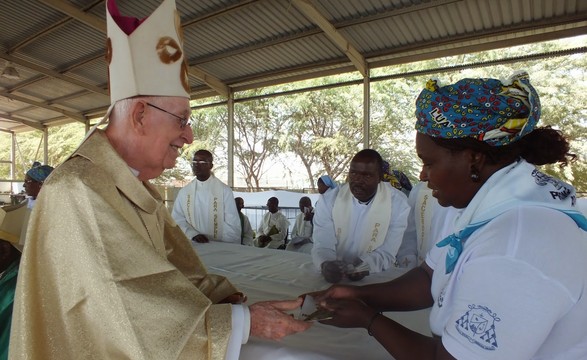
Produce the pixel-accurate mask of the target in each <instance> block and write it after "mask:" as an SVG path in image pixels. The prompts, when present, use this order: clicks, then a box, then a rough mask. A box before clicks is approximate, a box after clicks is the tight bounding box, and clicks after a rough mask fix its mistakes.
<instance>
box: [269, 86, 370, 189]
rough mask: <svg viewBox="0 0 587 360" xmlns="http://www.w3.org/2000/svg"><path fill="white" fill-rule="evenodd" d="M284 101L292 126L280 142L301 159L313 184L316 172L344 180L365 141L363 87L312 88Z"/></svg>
mask: <svg viewBox="0 0 587 360" xmlns="http://www.w3.org/2000/svg"><path fill="white" fill-rule="evenodd" d="M282 101H283V103H284V104H285V107H286V110H285V112H286V113H285V114H284V118H286V119H287V123H286V124H287V126H288V128H287V131H284V132H283V133H282V137H281V139H280V145H281V146H282V147H283V150H284V151H291V152H293V153H294V154H295V155H296V156H298V157H299V158H300V160H301V162H302V164H303V166H304V168H305V171H306V175H307V177H308V181H309V183H310V184H311V187H312V188H315V179H316V178H317V177H318V176H316V173H318V174H319V175H323V174H324V173H325V174H328V175H329V176H331V177H332V178H333V179H338V180H344V178H345V177H346V171H347V170H348V164H349V162H350V159H351V158H352V156H353V155H354V154H355V153H356V152H357V150H358V149H359V148H360V145H361V143H362V141H363V130H362V125H363V122H362V95H361V87H360V86H344V87H339V88H334V89H327V90H321V91H310V92H305V93H302V94H296V95H294V96H288V97H285V98H283V99H282Z"/></svg>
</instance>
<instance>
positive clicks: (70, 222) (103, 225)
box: [9, 130, 237, 360]
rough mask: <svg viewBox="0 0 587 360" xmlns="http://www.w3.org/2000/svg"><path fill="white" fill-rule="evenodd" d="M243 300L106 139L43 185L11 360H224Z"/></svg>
mask: <svg viewBox="0 0 587 360" xmlns="http://www.w3.org/2000/svg"><path fill="white" fill-rule="evenodd" d="M236 292H237V290H236V289H235V288H234V287H233V286H232V284H230V283H229V282H228V280H226V279H225V278H223V277H220V276H215V275H211V274H208V273H207V271H206V269H205V268H204V266H203V264H202V263H201V262H200V259H199V258H198V256H197V255H196V253H195V252H194V250H193V249H192V247H191V245H190V242H189V240H188V239H187V238H186V237H185V235H184V234H183V232H182V231H181V230H180V229H179V228H178V227H177V226H176V224H175V222H174V221H173V219H172V218H171V216H170V214H169V212H168V211H167V209H166V208H165V206H164V205H163V202H162V199H161V197H160V195H159V194H158V193H157V191H156V190H155V189H154V188H153V187H152V186H151V185H150V184H149V183H147V182H141V181H139V180H138V179H137V177H136V176H134V175H133V173H132V172H131V170H130V169H129V167H128V166H127V165H126V163H125V162H124V161H123V160H122V159H121V158H120V157H119V156H118V154H117V153H116V152H115V151H114V149H113V148H112V146H111V145H110V143H109V142H108V140H107V139H106V137H105V136H104V134H103V133H102V132H101V131H100V130H97V131H96V132H94V134H92V135H91V136H90V137H89V138H88V139H87V140H86V141H85V142H84V143H83V144H82V145H81V146H80V148H79V149H78V150H77V151H76V153H75V154H74V155H72V157H71V158H70V159H69V160H67V161H66V162H65V163H63V164H62V165H61V166H59V167H58V168H57V169H55V171H54V172H53V174H52V175H51V176H50V177H49V178H48V180H47V181H46V182H45V183H44V185H43V191H42V192H41V193H40V196H39V198H38V200H37V203H36V205H35V208H34V209H33V213H32V215H31V219H30V223H29V228H28V232H27V238H26V246H25V250H24V253H23V257H22V262H21V266H20V273H19V275H18V285H17V292H16V299H15V307H14V315H13V325H12V326H13V327H12V336H11V342H10V354H9V357H10V359H13V360H16V359H43V360H49V359H59V360H62V359H154V360H155V359H156V360H162V359H224V355H225V351H226V346H227V344H228V339H229V336H230V332H231V307H230V305H228V304H221V305H217V303H218V302H219V301H220V300H222V299H224V298H226V297H227V296H229V295H232V294H234V293H236Z"/></svg>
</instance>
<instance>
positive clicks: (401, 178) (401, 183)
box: [383, 160, 412, 193]
mask: <svg viewBox="0 0 587 360" xmlns="http://www.w3.org/2000/svg"><path fill="white" fill-rule="evenodd" d="M383 181H389V183H390V184H391V186H393V187H394V188H396V189H398V190H404V191H406V192H408V193H409V192H410V191H411V190H412V183H411V182H410V179H409V178H408V177H407V175H406V174H405V173H404V172H402V171H400V170H395V169H392V168H391V167H390V166H389V163H388V162H387V161H385V160H383Z"/></svg>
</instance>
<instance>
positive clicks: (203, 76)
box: [188, 66, 230, 97]
mask: <svg viewBox="0 0 587 360" xmlns="http://www.w3.org/2000/svg"><path fill="white" fill-rule="evenodd" d="M188 72H189V73H190V75H192V76H194V77H196V78H198V79H200V80H201V81H203V82H204V83H206V85H208V86H209V87H211V88H212V89H213V90H214V91H216V92H217V93H218V94H220V95H222V96H224V97H228V94H229V92H230V90H229V88H228V86H227V85H226V84H225V83H224V82H223V81H222V80H220V79H218V78H216V77H214V76H212V75H210V74H208V73H207V72H205V71H203V70H202V69H200V68H198V67H195V66H190V67H189V69H188Z"/></svg>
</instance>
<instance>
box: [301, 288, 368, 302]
mask: <svg viewBox="0 0 587 360" xmlns="http://www.w3.org/2000/svg"><path fill="white" fill-rule="evenodd" d="M358 289H359V287H358V286H353V285H332V286H331V287H329V288H328V289H326V290H322V291H316V292H312V293H308V294H307V295H311V296H312V297H313V298H314V299H315V300H316V302H318V303H319V302H321V301H323V300H326V299H357V298H358ZM302 296H303V295H302Z"/></svg>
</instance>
